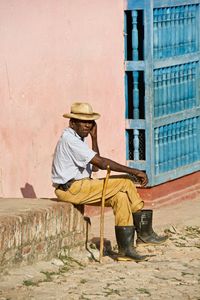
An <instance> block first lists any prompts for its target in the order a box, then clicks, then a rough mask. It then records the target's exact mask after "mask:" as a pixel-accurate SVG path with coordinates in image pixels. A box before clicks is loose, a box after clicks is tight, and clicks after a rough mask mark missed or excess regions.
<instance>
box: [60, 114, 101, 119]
mask: <svg viewBox="0 0 200 300" xmlns="http://www.w3.org/2000/svg"><path fill="white" fill-rule="evenodd" d="M100 116H101V115H100V114H98V113H93V114H88V115H87V114H73V113H70V114H64V115H63V117H64V118H69V119H77V120H84V121H87V120H88V121H93V120H97V119H99V118H100Z"/></svg>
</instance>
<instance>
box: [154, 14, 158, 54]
mask: <svg viewBox="0 0 200 300" xmlns="http://www.w3.org/2000/svg"><path fill="white" fill-rule="evenodd" d="M153 19H154V21H153V48H154V57H155V58H157V57H158V9H154V15H153Z"/></svg>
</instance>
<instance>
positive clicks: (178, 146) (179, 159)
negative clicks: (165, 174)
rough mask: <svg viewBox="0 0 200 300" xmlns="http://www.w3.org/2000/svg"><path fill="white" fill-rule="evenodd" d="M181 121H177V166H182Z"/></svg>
mask: <svg viewBox="0 0 200 300" xmlns="http://www.w3.org/2000/svg"><path fill="white" fill-rule="evenodd" d="M180 125H181V124H180V122H177V124H176V140H177V143H176V146H177V148H176V155H177V157H176V159H177V165H176V166H177V167H180V166H181V144H180V140H181V137H180Z"/></svg>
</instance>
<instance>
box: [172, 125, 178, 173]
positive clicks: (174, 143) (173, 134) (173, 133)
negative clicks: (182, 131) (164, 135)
mask: <svg viewBox="0 0 200 300" xmlns="http://www.w3.org/2000/svg"><path fill="white" fill-rule="evenodd" d="M176 142H177V141H176V123H173V124H172V168H173V169H175V168H176Z"/></svg>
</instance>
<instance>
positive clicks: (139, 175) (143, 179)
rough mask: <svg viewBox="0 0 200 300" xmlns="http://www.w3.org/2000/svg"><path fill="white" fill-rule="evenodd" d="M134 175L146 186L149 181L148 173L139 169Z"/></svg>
mask: <svg viewBox="0 0 200 300" xmlns="http://www.w3.org/2000/svg"><path fill="white" fill-rule="evenodd" d="M134 175H135V176H136V177H137V178H138V180H139V182H140V184H141V186H145V185H146V184H147V183H148V178H147V175H146V173H144V172H142V171H140V170H138V171H137V172H136V173H134Z"/></svg>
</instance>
